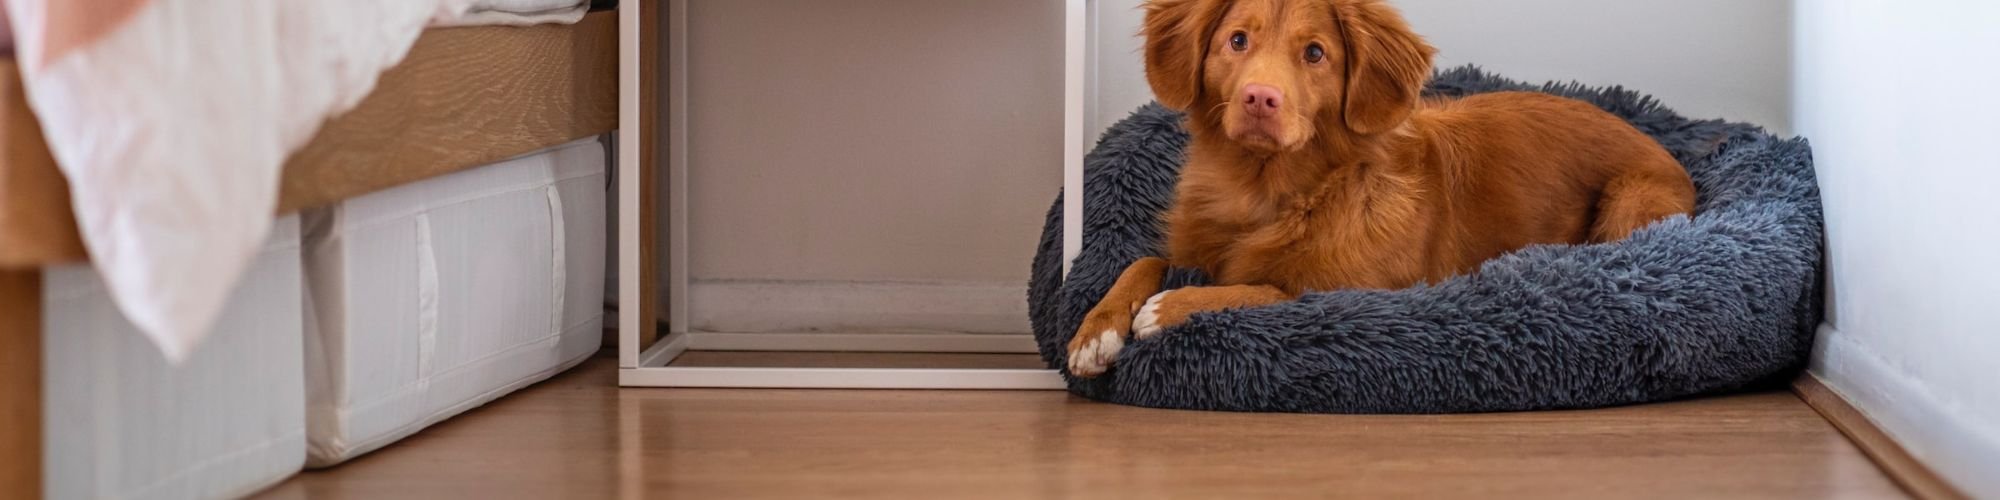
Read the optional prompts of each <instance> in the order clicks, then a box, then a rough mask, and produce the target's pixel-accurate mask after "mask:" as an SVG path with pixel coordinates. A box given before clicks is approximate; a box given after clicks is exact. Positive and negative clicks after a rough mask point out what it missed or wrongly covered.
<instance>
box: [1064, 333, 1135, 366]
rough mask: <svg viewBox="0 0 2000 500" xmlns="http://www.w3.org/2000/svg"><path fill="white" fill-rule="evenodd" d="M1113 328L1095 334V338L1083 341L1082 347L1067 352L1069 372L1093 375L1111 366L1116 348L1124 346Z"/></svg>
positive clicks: (1123, 341) (1122, 340) (1116, 354)
mask: <svg viewBox="0 0 2000 500" xmlns="http://www.w3.org/2000/svg"><path fill="white" fill-rule="evenodd" d="M1118 333H1119V332H1117V331H1115V330H1105V331H1104V333H1100V334H1097V339H1096V340H1090V341H1086V342H1084V343H1083V347H1081V348H1078V349H1077V350H1075V351H1073V352H1070V353H1069V372H1070V374H1073V375H1076V376H1079V377H1095V376H1098V375H1100V374H1103V373H1104V371H1105V370H1108V369H1110V368H1111V360H1112V359H1113V358H1116V357H1118V350H1119V349H1124V348H1125V339H1124V338H1122V337H1121V336H1119V335H1118Z"/></svg>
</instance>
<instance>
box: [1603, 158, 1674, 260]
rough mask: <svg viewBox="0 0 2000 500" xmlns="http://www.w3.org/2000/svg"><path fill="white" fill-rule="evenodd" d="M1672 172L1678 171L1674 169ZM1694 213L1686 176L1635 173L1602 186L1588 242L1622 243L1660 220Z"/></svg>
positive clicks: (1645, 172) (1637, 171)
mask: <svg viewBox="0 0 2000 500" xmlns="http://www.w3.org/2000/svg"><path fill="white" fill-rule="evenodd" d="M1673 168H1680V167H1679V165H1675V166H1674V167H1673ZM1693 211H1694V184H1693V183H1690V182H1688V180H1687V177H1686V176H1678V175H1665V174H1657V173H1651V172H1647V171H1639V170H1635V171H1632V172H1627V173H1625V174H1624V175H1621V176H1619V177H1618V178H1616V179H1612V180H1611V183H1610V184H1606V185H1605V186H1604V197H1603V198H1601V199H1599V200H1598V202H1597V220H1596V221H1594V223H1593V225H1592V227H1591V232H1590V241H1591V242H1593V243H1603V242H1608V241H1618V240H1623V239H1625V237H1627V236H1631V235H1632V232H1633V231H1638V230H1639V229H1641V228H1644V227H1646V226H1648V225H1652V223H1654V222H1658V221H1659V220H1660V219H1665V218H1667V217H1671V216H1674V215H1681V214H1687V213H1690V212H1693Z"/></svg>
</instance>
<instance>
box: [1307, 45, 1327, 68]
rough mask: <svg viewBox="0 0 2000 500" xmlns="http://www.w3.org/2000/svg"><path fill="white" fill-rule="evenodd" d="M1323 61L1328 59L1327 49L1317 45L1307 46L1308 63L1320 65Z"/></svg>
mask: <svg viewBox="0 0 2000 500" xmlns="http://www.w3.org/2000/svg"><path fill="white" fill-rule="evenodd" d="M1323 59H1326V49H1322V48H1320V46H1319V44H1317V43H1315V44H1312V45H1307V46H1306V62H1307V63H1313V64H1318V63H1319V62H1320V60H1323Z"/></svg>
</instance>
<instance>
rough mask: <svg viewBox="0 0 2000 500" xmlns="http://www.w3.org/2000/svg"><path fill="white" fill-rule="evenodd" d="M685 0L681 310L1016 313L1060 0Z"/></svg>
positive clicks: (833, 318)
mask: <svg viewBox="0 0 2000 500" xmlns="http://www.w3.org/2000/svg"><path fill="white" fill-rule="evenodd" d="M688 16H689V25H690V28H689V32H688V34H687V36H688V52H689V56H688V75H689V82H688V100H689V106H688V108H689V109H688V113H689V116H688V123H689V134H688V141H689V147H688V151H687V155H688V162H689V173H688V191H689V193H690V196H689V200H688V205H689V223H688V228H687V232H688V235H689V238H688V239H689V249H688V264H689V267H690V272H689V277H690V278H691V279H690V281H691V282H692V289H691V290H690V302H691V309H693V312H692V314H690V315H689V317H690V318H691V321H692V322H691V326H693V327H694V328H695V329H697V330H722V331H766V330H770V331H804V330H821V329H839V330H864V331H872V330H883V329H891V330H895V329H922V330H936V329H945V330H952V329H960V330H967V331H975V332H1025V331H1026V330H1027V319H1026V318H1027V314H1026V305H1025V301H1023V300H1022V299H1021V298H1022V297H1024V296H1025V293H1026V283H1027V281H1028V267H1029V263H1030V261H1031V259H1032V258H1033V256H1034V250H1035V244H1036V242H1037V241H1038V238H1039V237H1040V235H1041V228H1042V221H1043V216H1044V214H1045V213H1046V212H1047V210H1048V208H1049V203H1050V202H1052V201H1053V200H1054V198H1055V195H1056V193H1057V191H1058V190H1059V189H1060V188H1061V186H1062V165H1063V162H1062V127H1061V126H1059V125H1058V124H1060V123H1061V122H1062V78H1063V74H1062V50H1063V47H1062V43H1063V37H1062V17H1061V16H1062V4H1061V3H1059V2H1021V1H1015V0H953V1H933V0H840V1H824V0H727V1H696V2H689V4H688ZM662 177H665V176H662ZM661 223H662V224H663V225H664V224H665V223H666V220H665V218H662V220H661ZM663 229H664V228H663ZM665 233H666V231H664V230H663V231H662V234H665Z"/></svg>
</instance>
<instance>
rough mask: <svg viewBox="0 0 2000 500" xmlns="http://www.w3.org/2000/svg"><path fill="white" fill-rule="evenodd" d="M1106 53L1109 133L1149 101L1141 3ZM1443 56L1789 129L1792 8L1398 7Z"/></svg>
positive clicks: (1448, 3)
mask: <svg viewBox="0 0 2000 500" xmlns="http://www.w3.org/2000/svg"><path fill="white" fill-rule="evenodd" d="M1097 3H1098V4H1099V7H1098V9H1099V10H1100V12H1099V21H1098V23H1099V24H1098V26H1097V28H1098V33H1099V36H1100V37H1103V38H1102V39H1101V40H1100V41H1099V45H1098V50H1097V56H1098V59H1097V61H1098V63H1097V64H1098V66H1097V68H1098V70H1099V71H1100V72H1101V73H1100V74H1099V75H1098V79H1099V84H1100V86H1099V93H1098V102H1099V107H1098V108H1097V109H1094V110H1093V116H1092V119H1093V121H1094V122H1095V123H1097V124H1098V129H1099V130H1102V129H1103V128H1105V127H1109V126H1110V125H1111V124H1112V123H1116V122H1117V120H1118V119H1120V118H1123V117H1124V116H1125V114H1126V113H1128V112H1130V111H1131V110H1132V109H1133V108H1135V107H1138V106H1139V105H1140V104H1144V103H1146V102H1147V101H1150V100H1152V93H1151V91H1150V90H1149V89H1148V88H1147V87H1146V81H1145V77H1144V74H1145V73H1144V71H1145V68H1144V65H1142V64H1141V63H1140V61H1139V57H1138V51H1139V47H1140V45H1141V41H1140V40H1139V38H1138V37H1136V36H1132V35H1133V34H1134V33H1137V32H1138V30H1139V24H1140V20H1141V19H1142V18H1143V17H1144V13H1143V12H1142V11H1141V10H1140V9H1139V5H1140V4H1141V3H1142V2H1141V1H1140V0H1102V1H1100V2H1097ZM1393 3H1394V4H1395V5H1397V6H1399V7H1401V8H1402V9H1403V12H1404V15H1405V16H1406V17H1408V18H1409V20H1410V23H1411V24H1412V25H1413V26H1415V28H1416V30H1417V32H1418V33H1420V34H1422V35H1424V36H1425V37H1426V38H1428V39H1429V40H1430V41H1431V44H1432V45H1436V46H1437V47H1438V49H1439V50H1440V52H1439V54H1438V56H1439V57H1438V61H1437V64H1438V67H1441V68H1443V67H1454V66H1459V65H1463V64H1468V63H1475V64H1479V65H1481V66H1483V67H1485V68H1486V69H1488V70H1492V71H1495V72H1498V73H1500V74H1502V75H1506V76H1508V77H1510V78H1514V79H1517V80H1525V81H1530V82H1538V83H1539V82H1543V81H1548V80H1564V81H1567V80H1577V81H1581V82H1583V83H1586V84H1591V85H1612V84H1622V85H1625V86H1627V87H1630V88H1634V89H1638V90H1640V91H1643V92H1647V93H1651V94H1653V95H1654V96H1657V97H1659V98H1660V99H1661V100H1662V101H1663V102H1666V103H1667V104H1668V105H1669V106H1672V107H1673V108H1674V109H1677V110H1679V111H1681V112H1682V113H1684V114H1687V115H1688V116H1693V117H1699V118H1728V119H1730V120H1734V121H1748V122H1751V123H1756V124H1759V125H1763V126H1765V127H1768V128H1770V129H1771V130H1772V131H1774V132H1778V133H1780V134H1784V133H1789V130H1790V108H1789V105H1790V102H1789V99H1788V95H1789V88H1788V87H1789V86H1790V85H1791V75H1790V65H1789V64H1788V61H1789V57H1790V50H1791V45H1790V41H1791V40H1790V14H1791V6H1790V3H1789V2H1788V1H1787V0H1672V1H1658V0H1508V1H1505V2H1495V1H1493V0H1396V1H1394V2H1393Z"/></svg>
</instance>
